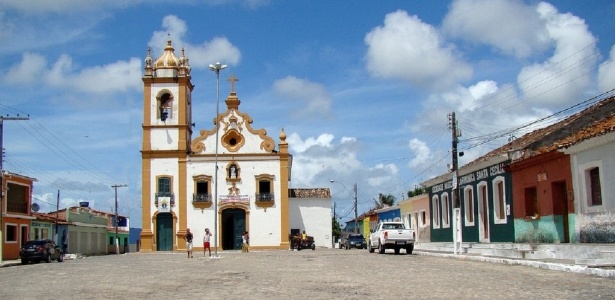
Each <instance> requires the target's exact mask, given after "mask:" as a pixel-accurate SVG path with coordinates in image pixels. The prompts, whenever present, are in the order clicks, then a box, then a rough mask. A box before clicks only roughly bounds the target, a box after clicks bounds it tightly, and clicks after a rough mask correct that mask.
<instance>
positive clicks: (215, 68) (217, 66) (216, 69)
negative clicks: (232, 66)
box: [209, 62, 227, 257]
mask: <svg viewBox="0 0 615 300" xmlns="http://www.w3.org/2000/svg"><path fill="white" fill-rule="evenodd" d="M226 67H227V66H226V65H223V64H221V63H219V62H217V63H215V64H213V65H209V69H210V70H212V71H214V72H215V73H216V159H215V161H216V162H215V166H216V170H215V174H214V182H215V185H214V257H218V144H219V142H220V141H219V140H218V135H219V132H220V120H219V119H218V115H219V113H220V112H219V103H220V70H222V69H226Z"/></svg>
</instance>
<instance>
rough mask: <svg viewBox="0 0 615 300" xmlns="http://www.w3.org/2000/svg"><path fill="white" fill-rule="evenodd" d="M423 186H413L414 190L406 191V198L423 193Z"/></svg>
mask: <svg viewBox="0 0 615 300" xmlns="http://www.w3.org/2000/svg"><path fill="white" fill-rule="evenodd" d="M425 192H426V191H425V188H424V187H422V186H417V187H416V188H414V190H411V191H408V198H412V197H414V196H418V195H422V194H424V193H425Z"/></svg>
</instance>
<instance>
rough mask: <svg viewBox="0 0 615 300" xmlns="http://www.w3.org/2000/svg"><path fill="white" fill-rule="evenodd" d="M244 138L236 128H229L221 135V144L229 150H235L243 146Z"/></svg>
mask: <svg viewBox="0 0 615 300" xmlns="http://www.w3.org/2000/svg"><path fill="white" fill-rule="evenodd" d="M244 143H245V139H244V137H243V135H241V133H239V132H237V130H234V129H231V130H229V131H227V132H226V133H225V134H224V136H222V146H224V147H225V148H226V149H228V150H229V151H231V152H235V151H237V150H239V148H241V146H243V144H244Z"/></svg>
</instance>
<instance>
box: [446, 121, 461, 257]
mask: <svg viewBox="0 0 615 300" xmlns="http://www.w3.org/2000/svg"><path fill="white" fill-rule="evenodd" d="M448 117H449V121H450V124H449V125H450V128H451V132H452V133H451V137H452V140H453V149H452V154H453V167H452V171H453V172H452V180H453V190H452V193H451V194H452V197H453V222H452V223H453V253H454V254H455V255H457V254H458V253H461V243H462V239H463V238H462V234H461V201H460V199H459V180H458V177H459V174H458V169H459V165H458V159H457V158H458V157H457V142H458V141H457V138H458V137H460V136H461V133H460V131H459V129H458V128H457V120H455V112H452V113H451V114H449V116H448ZM462 154H463V152H462ZM448 213H449V212H448V211H447V212H446V214H448Z"/></svg>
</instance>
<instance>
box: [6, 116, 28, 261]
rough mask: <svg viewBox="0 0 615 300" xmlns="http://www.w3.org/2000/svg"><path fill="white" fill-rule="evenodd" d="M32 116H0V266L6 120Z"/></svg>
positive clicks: (23, 118)
mask: <svg viewBox="0 0 615 300" xmlns="http://www.w3.org/2000/svg"><path fill="white" fill-rule="evenodd" d="M29 119H30V116H27V117H20V116H19V115H17V117H9V116H6V117H3V116H0V152H1V153H0V264H1V263H2V245H3V244H4V237H3V236H2V229H3V228H4V221H3V219H2V214H3V212H2V207H3V206H4V202H3V201H4V196H5V195H4V190H5V189H4V181H3V180H4V178H3V176H4V168H3V167H2V162H4V144H3V142H2V141H3V139H4V138H3V133H4V120H7V121H16V120H29Z"/></svg>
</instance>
